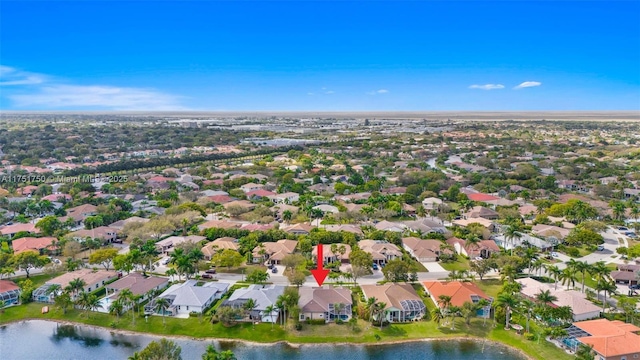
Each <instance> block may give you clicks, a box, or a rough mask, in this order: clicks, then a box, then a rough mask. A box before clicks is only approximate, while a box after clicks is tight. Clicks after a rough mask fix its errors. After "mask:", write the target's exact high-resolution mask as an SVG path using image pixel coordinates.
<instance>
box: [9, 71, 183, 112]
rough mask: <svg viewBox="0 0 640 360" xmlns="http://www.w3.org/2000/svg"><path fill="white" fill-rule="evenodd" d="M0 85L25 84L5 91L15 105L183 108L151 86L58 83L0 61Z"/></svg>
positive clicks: (173, 96) (172, 96)
mask: <svg viewBox="0 0 640 360" xmlns="http://www.w3.org/2000/svg"><path fill="white" fill-rule="evenodd" d="M0 80H1V81H0V85H3V86H9V85H13V86H19V85H32V86H28V87H25V88H23V89H21V90H22V92H21V93H20V94H12V95H7V98H9V99H10V100H12V101H13V102H14V104H15V106H16V107H39V108H74V107H75V108H86V107H98V108H106V109H110V110H186V109H187V108H185V107H183V106H181V105H180V102H179V99H180V97H179V96H175V95H171V94H166V93H163V92H160V91H157V90H155V89H145V88H134V87H117V86H105V85H90V86H85V85H69V84H62V83H60V82H58V81H54V79H53V78H52V77H50V76H47V75H42V74H36V73H31V72H26V71H21V70H18V69H16V68H13V67H10V66H3V65H0Z"/></svg>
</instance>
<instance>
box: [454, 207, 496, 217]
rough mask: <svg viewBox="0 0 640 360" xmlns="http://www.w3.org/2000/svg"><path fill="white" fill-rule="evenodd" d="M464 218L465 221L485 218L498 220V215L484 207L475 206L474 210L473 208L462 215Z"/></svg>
mask: <svg viewBox="0 0 640 360" xmlns="http://www.w3.org/2000/svg"><path fill="white" fill-rule="evenodd" d="M462 217H464V218H465V219H470V218H483V219H487V220H497V219H498V213H497V212H496V211H494V210H491V209H489V208H486V207H484V206H474V207H473V208H471V210H469V211H467V212H466V213H464V214H462Z"/></svg>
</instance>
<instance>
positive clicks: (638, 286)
mask: <svg viewBox="0 0 640 360" xmlns="http://www.w3.org/2000/svg"><path fill="white" fill-rule="evenodd" d="M629 289H631V290H640V285H638V284H635V285H629Z"/></svg>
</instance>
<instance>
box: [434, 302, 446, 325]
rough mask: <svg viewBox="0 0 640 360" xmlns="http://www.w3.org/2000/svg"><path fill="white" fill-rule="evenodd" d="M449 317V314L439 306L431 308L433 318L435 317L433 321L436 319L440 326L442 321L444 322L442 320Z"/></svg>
mask: <svg viewBox="0 0 640 360" xmlns="http://www.w3.org/2000/svg"><path fill="white" fill-rule="evenodd" d="M446 317H447V315H446V314H445V313H444V311H443V310H442V309H441V308H439V307H435V308H433V309H432V310H431V318H432V319H433V321H435V322H436V323H437V324H438V327H440V323H441V322H442V320H444V319H445V318H446Z"/></svg>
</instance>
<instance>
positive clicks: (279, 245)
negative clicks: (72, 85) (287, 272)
mask: <svg viewBox="0 0 640 360" xmlns="http://www.w3.org/2000/svg"><path fill="white" fill-rule="evenodd" d="M297 246H298V242H297V241H296V240H287V239H282V240H278V241H276V242H263V243H261V244H260V245H258V246H256V247H255V248H254V249H253V253H252V257H253V262H254V263H260V262H264V261H269V263H271V264H275V265H279V264H280V262H281V261H282V259H284V257H285V256H287V255H289V254H293V252H294V251H295V250H296V247H297Z"/></svg>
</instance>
